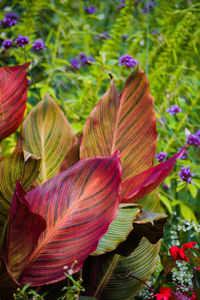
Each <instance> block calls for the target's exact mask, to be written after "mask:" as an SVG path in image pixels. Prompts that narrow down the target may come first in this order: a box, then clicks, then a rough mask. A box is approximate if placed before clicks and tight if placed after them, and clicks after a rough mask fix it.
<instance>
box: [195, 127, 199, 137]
mask: <svg viewBox="0 0 200 300" xmlns="http://www.w3.org/2000/svg"><path fill="white" fill-rule="evenodd" d="M195 135H196V136H198V137H199V138H200V129H199V130H197V131H196V132H195Z"/></svg>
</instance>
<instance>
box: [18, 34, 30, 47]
mask: <svg viewBox="0 0 200 300" xmlns="http://www.w3.org/2000/svg"><path fill="white" fill-rule="evenodd" d="M15 44H17V46H18V47H22V48H24V46H25V45H27V44H29V39H28V37H27V36H22V35H19V36H18V39H17V40H16V41H15Z"/></svg>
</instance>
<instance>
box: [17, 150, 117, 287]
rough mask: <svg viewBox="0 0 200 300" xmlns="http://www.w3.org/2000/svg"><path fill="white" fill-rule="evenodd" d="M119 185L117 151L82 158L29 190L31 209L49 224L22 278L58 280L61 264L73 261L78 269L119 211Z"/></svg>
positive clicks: (20, 249) (38, 281)
mask: <svg viewBox="0 0 200 300" xmlns="http://www.w3.org/2000/svg"><path fill="white" fill-rule="evenodd" d="M120 185H121V165H120V160H119V155H118V154H117V153H116V154H115V155H114V156H112V157H105V158H91V159H84V160H81V161H79V162H78V163H77V164H76V165H74V166H73V167H72V168H70V169H69V170H67V171H65V172H62V173H60V174H58V175H57V176H55V177H54V178H52V179H50V180H49V181H47V182H45V183H44V184H43V185H41V186H39V187H37V188H36V189H34V190H32V191H31V192H29V193H28V194H27V195H26V196H25V200H26V201H27V202H28V203H29V205H30V208H31V211H32V212H33V213H35V214H40V215H41V216H42V217H43V218H44V219H45V220H46V225H47V227H46V230H45V231H44V232H43V233H42V234H41V236H40V238H39V240H38V243H37V247H36V248H35V249H34V251H33V252H32V254H31V256H30V257H29V259H28V261H27V262H26V265H25V266H22V267H23V269H22V270H21V272H22V273H21V276H20V277H19V278H18V280H19V282H20V283H21V284H27V283H31V285H32V286H40V285H43V284H47V283H48V284H50V283H54V282H57V281H60V280H62V279H64V278H65V275H64V270H63V267H64V266H65V265H67V266H68V267H69V268H70V267H72V266H73V264H74V261H75V260H77V261H78V262H77V263H76V264H75V266H74V267H73V272H74V273H75V272H77V271H79V269H80V268H81V267H82V265H83V263H84V261H85V259H86V258H87V257H88V255H89V254H91V253H92V252H94V251H95V249H96V247H97V244H98V241H99V239H100V238H101V236H102V235H103V234H105V232H106V231H107V230H108V226H109V224H110V223H111V222H112V221H113V219H114V218H115V217H116V215H117V211H118V207H119V191H120ZM24 230H26V227H24ZM16 236H17V234H16ZM25 242H26V241H25V240H24V243H25ZM13 243H15V240H13ZM15 245H16V243H15ZM12 249H13V251H14V247H12ZM23 251H24V250H23V245H21V244H18V245H16V253H18V254H17V256H18V255H19V256H21V255H22V254H23ZM13 272H14V273H15V270H13Z"/></svg>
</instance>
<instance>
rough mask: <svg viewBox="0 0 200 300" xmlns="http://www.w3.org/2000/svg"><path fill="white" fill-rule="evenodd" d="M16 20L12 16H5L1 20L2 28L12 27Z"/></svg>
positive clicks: (0, 25)
mask: <svg viewBox="0 0 200 300" xmlns="http://www.w3.org/2000/svg"><path fill="white" fill-rule="evenodd" d="M16 23H17V22H16V20H14V19H11V18H5V19H4V20H2V21H1V22H0V27H1V28H7V27H12V26H14V25H15V24H16Z"/></svg>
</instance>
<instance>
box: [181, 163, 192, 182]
mask: <svg viewBox="0 0 200 300" xmlns="http://www.w3.org/2000/svg"><path fill="white" fill-rule="evenodd" d="M193 175H194V174H193V173H191V170H190V166H187V168H184V167H182V168H181V169H180V171H179V173H178V176H179V177H180V181H186V182H188V183H191V182H192V176H193Z"/></svg>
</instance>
